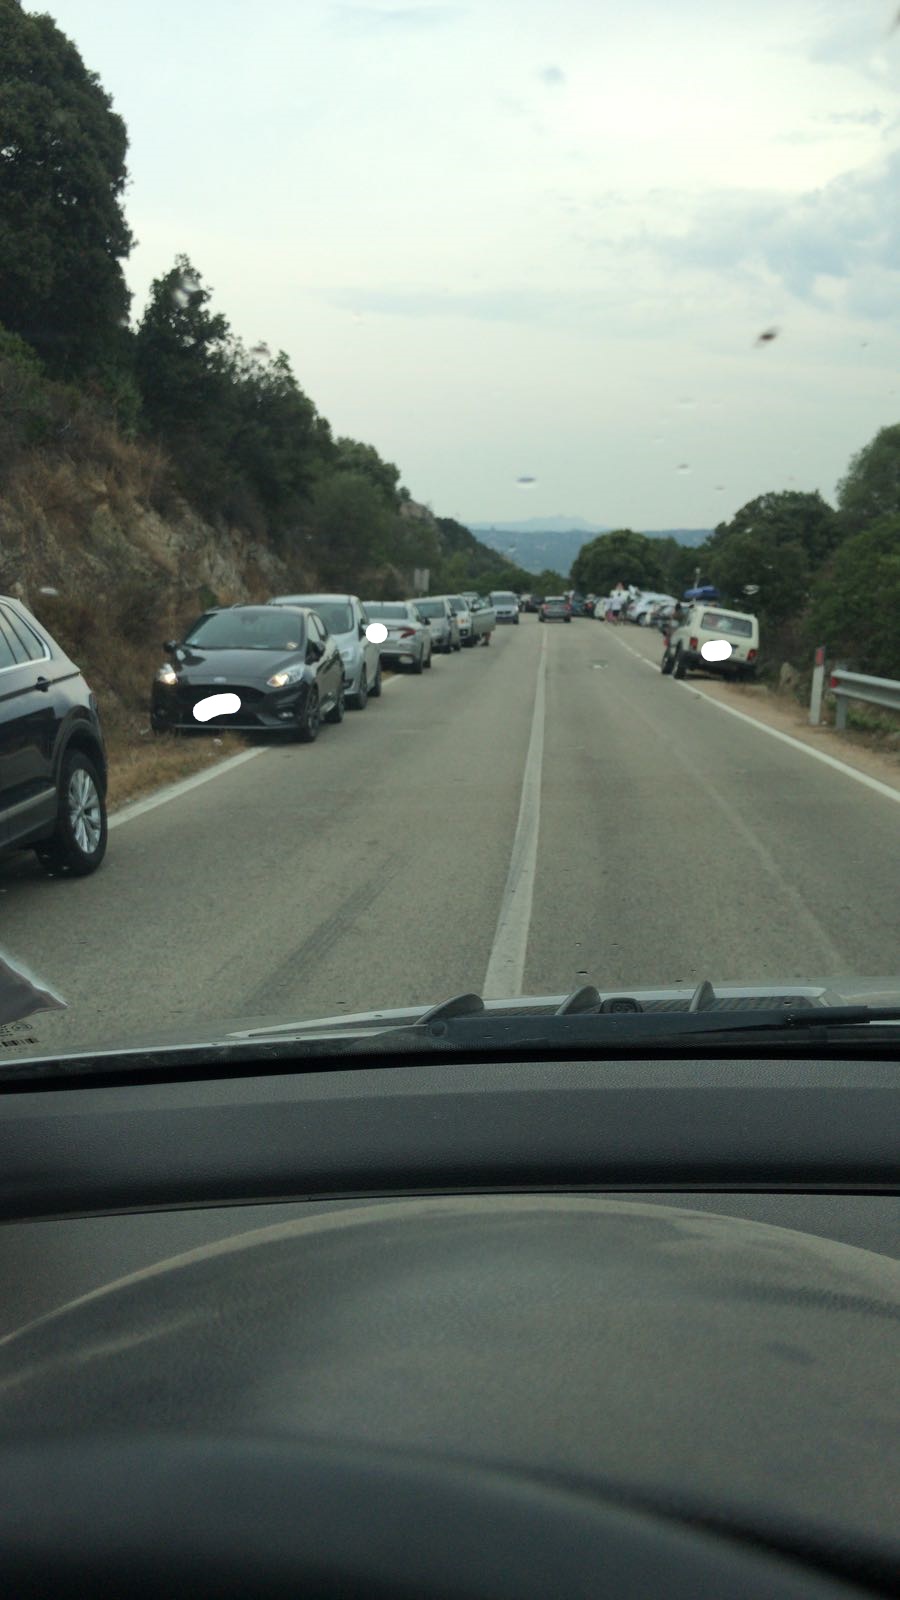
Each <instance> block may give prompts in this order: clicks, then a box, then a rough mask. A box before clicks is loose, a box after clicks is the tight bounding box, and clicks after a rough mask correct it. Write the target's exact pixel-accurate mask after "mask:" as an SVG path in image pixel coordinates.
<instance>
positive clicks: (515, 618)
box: [513, 617, 519, 627]
mask: <svg viewBox="0 0 900 1600" xmlns="http://www.w3.org/2000/svg"><path fill="white" fill-rule="evenodd" d="M513 622H514V623H515V625H516V627H518V626H519V619H518V617H513Z"/></svg>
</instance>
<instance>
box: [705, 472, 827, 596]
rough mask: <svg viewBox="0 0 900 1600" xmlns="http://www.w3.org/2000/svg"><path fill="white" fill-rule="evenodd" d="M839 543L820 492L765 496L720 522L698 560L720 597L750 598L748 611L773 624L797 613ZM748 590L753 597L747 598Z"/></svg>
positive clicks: (758, 497)
mask: <svg viewBox="0 0 900 1600" xmlns="http://www.w3.org/2000/svg"><path fill="white" fill-rule="evenodd" d="M840 539H841V528H840V523H839V521H838V518H837V517H836V516H835V513H834V511H833V510H832V508H831V506H829V505H828V504H827V502H826V501H825V500H823V499H822V496H821V495H820V494H818V493H813V494H808V493H798V492H795V491H790V490H785V491H783V492H780V493H774V492H770V493H768V494H763V495H759V496H757V498H756V499H755V500H751V501H749V502H748V504H747V505H745V506H742V507H741V509H740V511H738V512H737V513H736V514H735V516H734V517H732V519H731V521H730V522H722V523H720V524H719V526H718V527H717V528H716V529H715V531H714V532H713V533H712V534H711V536H710V538H709V539H708V541H707V544H706V546H705V548H704V550H703V558H704V561H705V563H706V565H707V566H708V568H709V572H710V575H711V578H712V581H713V583H715V584H716V585H717V586H718V587H719V588H720V589H721V590H722V593H723V596H724V597H725V598H726V599H728V600H730V601H731V602H732V603H734V604H747V603H749V602H750V601H751V600H752V605H753V609H754V610H755V611H757V612H758V613H759V615H760V616H761V617H763V618H764V619H765V620H766V621H767V622H768V623H772V624H774V623H781V622H783V621H784V620H785V619H787V618H788V617H790V616H792V615H797V614H799V612H800V611H802V609H803V606H804V604H805V601H806V597H807V595H808V593H809V588H810V584H811V582H812V579H813V577H814V575H815V573H816V572H818V571H820V570H821V568H822V567H823V566H824V564H825V563H826V561H827V560H828V558H829V556H830V555H831V553H832V552H833V551H834V549H835V548H836V547H837V545H838V544H839V543H840ZM749 586H753V587H754V588H755V589H756V590H757V593H756V594H754V595H752V596H749V597H748V596H746V594H745V591H746V589H747V588H748V587H749Z"/></svg>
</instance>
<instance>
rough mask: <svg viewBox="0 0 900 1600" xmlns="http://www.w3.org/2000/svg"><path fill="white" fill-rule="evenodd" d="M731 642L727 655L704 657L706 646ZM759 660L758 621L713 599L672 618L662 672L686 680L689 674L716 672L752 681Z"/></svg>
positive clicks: (718, 654) (717, 654)
mask: <svg viewBox="0 0 900 1600" xmlns="http://www.w3.org/2000/svg"><path fill="white" fill-rule="evenodd" d="M723 642H724V643H728V644H729V645H730V646H731V649H730V650H729V651H728V653H727V655H726V654H723V653H721V652H719V651H714V652H713V659H712V660H710V659H709V657H707V656H706V655H704V654H703V646H704V645H706V644H713V643H715V644H717V645H721V644H722V643H723ZM758 659H759V622H758V620H757V618H756V617H754V616H753V615H752V614H751V613H750V612H748V611H729V610H728V609H727V608H726V607H725V606H720V605H718V604H717V603H716V602H715V601H713V600H704V601H695V602H694V603H693V604H691V605H689V606H687V607H686V608H682V615H681V620H676V619H675V618H673V621H672V624H671V625H670V628H669V634H668V638H667V640H666V649H665V654H664V656H663V658H662V664H661V671H662V672H665V673H668V672H671V674H672V676H673V677H674V678H683V677H684V675H685V673H686V672H689V671H691V670H699V671H701V672H715V673H718V674H719V675H720V676H721V677H724V678H753V677H755V675H756V665H757V661H758Z"/></svg>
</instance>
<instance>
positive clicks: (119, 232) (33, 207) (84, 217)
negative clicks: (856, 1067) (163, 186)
mask: <svg viewBox="0 0 900 1600" xmlns="http://www.w3.org/2000/svg"><path fill="white" fill-rule="evenodd" d="M127 148H128V139H127V134H126V131H125V124H124V122H123V121H122V118H121V117H120V116H118V115H117V114H116V113H115V112H114V111H113V109H112V101H111V100H110V97H109V95H108V94H106V92H105V91H104V89H103V87H102V85H101V83H100V80H99V78H98V77H97V74H96V73H94V72H89V71H88V69H87V68H86V67H85V65H84V62H83V61H82V59H81V56H80V54H79V52H78V50H77V49H76V47H75V45H74V44H73V43H72V42H71V40H70V39H67V38H66V36H65V34H64V33H62V32H61V31H60V29H59V28H58V27H57V26H56V24H55V23H54V22H53V20H52V18H51V17H49V16H34V15H30V14H28V13H27V12H25V11H23V10H22V7H21V5H20V4H19V0H0V322H2V323H3V324H5V326H6V327H7V328H8V329H10V330H11V331H12V332H14V333H19V334H21V335H22V337H23V338H24V339H27V341H28V343H29V344H31V345H33V346H34V348H35V349H36V350H37V351H38V352H39V354H40V355H41V356H42V358H43V359H44V361H45V362H46V364H47V368H48V370H49V371H50V372H51V373H53V374H56V375H60V376H64V377H70V376H74V375H79V374H82V373H84V372H86V371H88V370H91V369H92V368H97V367H101V368H102V367H103V366H104V365H105V364H109V363H110V362H112V363H113V364H116V363H117V362H118V361H119V360H120V359H121V356H122V349H121V335H122V326H123V324H124V323H125V322H127V316H128V307H129V300H130V296H129V293H128V290H127V288H126V285H125V278H124V275H123V271H122V265H121V263H122V261H123V259H124V258H125V257H126V256H127V255H128V253H129V251H130V249H131V245H132V236H131V233H130V231H129V229H128V225H127V223H126V221H125V215H124V211H123V208H122V196H123V194H124V190H125V184H126V179H127V169H126V165H125V157H126V152H127Z"/></svg>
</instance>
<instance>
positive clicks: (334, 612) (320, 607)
mask: <svg viewBox="0 0 900 1600" xmlns="http://www.w3.org/2000/svg"><path fill="white" fill-rule="evenodd" d="M306 604H308V605H309V606H310V607H311V608H312V610H313V611H315V613H316V616H317V617H320V618H321V619H322V621H323V622H324V624H325V626H326V628H327V629H328V631H329V633H352V632H353V612H352V610H351V609H350V607H349V606H348V605H347V603H346V602H345V601H342V600H316V599H315V598H313V599H311V600H309V601H307V602H306Z"/></svg>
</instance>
